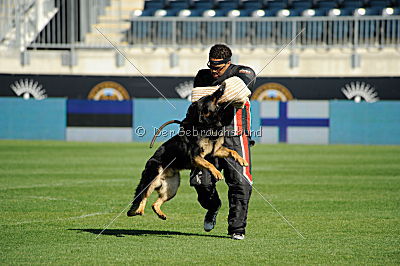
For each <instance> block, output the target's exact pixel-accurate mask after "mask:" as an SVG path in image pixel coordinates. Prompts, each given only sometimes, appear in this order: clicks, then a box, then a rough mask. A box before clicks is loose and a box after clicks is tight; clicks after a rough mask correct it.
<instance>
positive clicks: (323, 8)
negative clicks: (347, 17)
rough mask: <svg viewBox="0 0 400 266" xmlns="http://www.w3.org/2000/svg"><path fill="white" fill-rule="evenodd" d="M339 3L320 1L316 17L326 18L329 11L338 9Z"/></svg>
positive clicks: (326, 0)
mask: <svg viewBox="0 0 400 266" xmlns="http://www.w3.org/2000/svg"><path fill="white" fill-rule="evenodd" d="M337 6H338V5H337V3H336V2H335V1H331V0H320V1H317V2H316V3H315V7H314V9H315V15H314V16H326V15H328V12H329V10H331V9H334V8H337Z"/></svg>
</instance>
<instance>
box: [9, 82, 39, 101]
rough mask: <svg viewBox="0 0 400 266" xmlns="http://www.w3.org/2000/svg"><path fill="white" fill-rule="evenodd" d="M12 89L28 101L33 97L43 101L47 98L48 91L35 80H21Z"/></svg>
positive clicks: (11, 86)
mask: <svg viewBox="0 0 400 266" xmlns="http://www.w3.org/2000/svg"><path fill="white" fill-rule="evenodd" d="M10 88H11V89H12V90H13V91H14V93H15V94H16V95H17V96H22V97H23V98H24V99H26V100H28V99H29V98H31V97H33V98H35V99H36V100H43V99H45V98H47V94H46V91H45V90H44V89H43V86H42V85H40V84H39V83H38V82H37V81H34V80H33V79H20V80H18V81H15V82H14V83H13V84H11V85H10Z"/></svg>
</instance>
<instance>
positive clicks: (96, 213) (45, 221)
mask: <svg viewBox="0 0 400 266" xmlns="http://www.w3.org/2000/svg"><path fill="white" fill-rule="evenodd" d="M109 213H110V212H95V213H88V214H84V215H80V216H74V217H67V218H58V219H53V220H31V221H23V222H17V223H11V224H2V225H3V226H4V225H21V224H32V223H49V222H58V221H67V220H78V219H84V218H87V217H92V216H98V215H104V214H109Z"/></svg>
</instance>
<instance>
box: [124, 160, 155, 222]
mask: <svg viewBox="0 0 400 266" xmlns="http://www.w3.org/2000/svg"><path fill="white" fill-rule="evenodd" d="M160 171H161V167H160V164H159V163H158V162H157V161H155V160H152V159H150V160H149V161H148V162H147V163H146V167H145V169H144V170H143V172H142V178H141V179H140V182H139V185H138V186H137V188H136V192H135V197H134V200H133V202H132V205H131V208H130V209H129V211H128V212H127V215H128V216H135V215H143V213H144V208H145V206H146V202H147V198H148V197H150V195H151V193H152V192H153V191H154V189H155V188H156V187H159V186H161V182H160Z"/></svg>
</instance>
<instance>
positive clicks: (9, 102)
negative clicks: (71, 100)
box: [0, 98, 66, 140]
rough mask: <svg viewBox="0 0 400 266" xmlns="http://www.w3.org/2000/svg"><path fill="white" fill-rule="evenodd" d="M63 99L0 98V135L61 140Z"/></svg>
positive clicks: (3, 137)
mask: <svg viewBox="0 0 400 266" xmlns="http://www.w3.org/2000/svg"><path fill="white" fill-rule="evenodd" d="M65 125H66V100H65V99H47V100H44V101H34V100H31V101H26V100H24V99H21V98H0V138H1V139H38V140H65Z"/></svg>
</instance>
